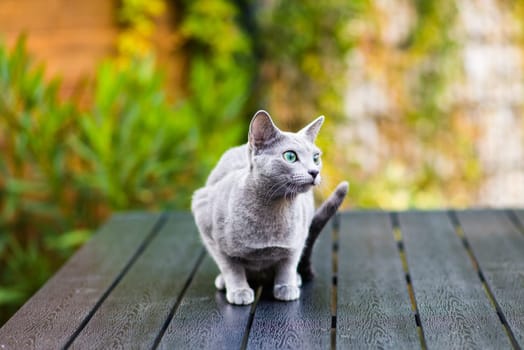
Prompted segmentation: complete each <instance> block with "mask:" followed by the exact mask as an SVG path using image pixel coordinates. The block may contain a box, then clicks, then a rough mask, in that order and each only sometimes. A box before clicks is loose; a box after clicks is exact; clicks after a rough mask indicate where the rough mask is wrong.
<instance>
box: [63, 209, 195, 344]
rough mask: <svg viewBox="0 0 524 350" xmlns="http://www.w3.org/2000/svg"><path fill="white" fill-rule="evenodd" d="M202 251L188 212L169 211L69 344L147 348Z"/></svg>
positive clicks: (179, 294) (178, 295)
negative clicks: (97, 308) (160, 227)
mask: <svg viewBox="0 0 524 350" xmlns="http://www.w3.org/2000/svg"><path fill="white" fill-rule="evenodd" d="M201 251H202V245H201V243H200V239H199V237H198V231H197V229H196V227H195V224H194V222H193V218H192V216H191V214H190V213H172V214H170V216H169V218H168V221H167V222H166V224H165V225H164V227H163V228H162V230H161V231H160V232H159V233H158V235H157V236H156V238H155V240H154V241H152V242H151V244H150V245H149V246H148V248H147V249H146V250H145V251H144V253H143V254H142V255H141V257H140V258H139V259H138V260H137V262H136V263H135V264H134V265H133V267H132V268H131V269H130V270H129V272H128V273H127V274H126V276H125V277H124V278H123V279H122V281H121V282H120V283H119V284H118V286H117V287H116V288H115V289H114V291H113V292H112V293H111V295H110V296H109V297H108V298H107V300H106V301H105V302H104V303H103V304H102V306H101V307H100V309H99V310H98V312H97V313H96V314H95V315H94V316H93V318H92V319H91V321H90V322H89V323H88V324H87V326H86V327H85V329H84V330H83V331H82V332H81V333H80V335H79V336H78V338H77V339H76V340H75V342H74V343H73V344H72V348H75V349H85V348H98V349H105V348H110V347H117V348H125V349H126V348H138V349H146V348H151V347H152V345H153V343H154V341H155V338H156V335H157V334H158V332H159V330H160V329H161V327H162V325H163V324H164V322H166V319H167V317H168V315H169V312H170V310H171V308H172V307H173V305H174V304H175V303H176V301H177V300H178V298H180V297H181V292H182V289H183V287H184V285H185V284H186V281H187V280H188V278H189V277H190V273H191V271H192V270H193V268H194V267H195V264H196V262H197V260H198V258H199V255H200V252H201Z"/></svg>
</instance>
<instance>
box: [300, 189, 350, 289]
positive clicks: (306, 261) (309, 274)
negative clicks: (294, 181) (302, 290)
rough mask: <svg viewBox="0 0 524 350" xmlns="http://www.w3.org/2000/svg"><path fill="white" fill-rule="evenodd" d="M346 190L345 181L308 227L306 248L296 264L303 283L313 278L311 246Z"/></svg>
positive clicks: (334, 211)
mask: <svg viewBox="0 0 524 350" xmlns="http://www.w3.org/2000/svg"><path fill="white" fill-rule="evenodd" d="M348 189H349V184H348V183H347V182H346V181H343V182H341V183H340V184H339V185H338V186H337V188H336V189H335V191H333V193H332V194H331V195H330V196H329V198H328V199H327V200H326V201H325V202H324V203H322V205H321V206H320V207H319V208H318V209H317V211H316V213H315V216H313V220H312V221H311V225H310V226H309V234H308V237H307V240H306V246H305V247H304V251H303V252H302V257H301V258H300V262H299V264H298V273H300V275H301V277H302V280H303V281H308V280H311V279H312V278H313V270H312V268H311V253H312V252H313V245H314V244H315V241H316V240H317V237H318V235H319V234H320V232H321V231H322V229H323V228H324V226H325V225H326V223H327V222H328V221H329V219H331V217H332V216H333V215H335V213H336V212H337V209H338V207H340V204H342V201H344V198H345V197H346V194H347V192H348Z"/></svg>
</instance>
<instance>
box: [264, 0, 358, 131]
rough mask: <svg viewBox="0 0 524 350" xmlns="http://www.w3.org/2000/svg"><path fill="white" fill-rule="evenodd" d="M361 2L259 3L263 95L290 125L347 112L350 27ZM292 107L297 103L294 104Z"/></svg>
mask: <svg viewBox="0 0 524 350" xmlns="http://www.w3.org/2000/svg"><path fill="white" fill-rule="evenodd" d="M361 2H362V1H351V2H348V1H343V0H330V1H321V2H319V1H314V0H307V1H277V2H268V3H267V4H263V5H259V8H258V12H257V15H258V16H257V21H256V22H257V24H258V30H257V35H256V42H257V45H258V52H260V56H261V57H260V65H261V76H260V77H259V79H260V81H261V91H260V92H259V98H260V100H261V101H263V102H264V104H265V105H266V106H267V108H268V109H269V110H271V111H272V112H274V114H275V115H276V116H277V117H278V118H280V119H281V120H282V121H283V122H284V123H285V124H286V125H287V126H288V127H289V128H291V129H296V128H298V127H300V126H303V125H304V123H305V122H306V121H309V120H311V118H313V117H314V116H317V115H318V114H320V113H322V114H326V115H328V116H329V117H330V118H340V117H341V116H342V93H343V91H344V87H345V84H346V80H345V79H344V74H341V72H344V71H345V70H346V65H345V57H346V54H347V53H348V52H349V49H350V48H351V46H352V38H351V35H350V33H349V31H348V25H349V23H350V20H351V18H352V17H353V16H354V14H355V13H356V11H357V9H358V8H359V7H360V6H361ZM290 106H292V107H290Z"/></svg>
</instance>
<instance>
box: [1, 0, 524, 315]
mask: <svg viewBox="0 0 524 350" xmlns="http://www.w3.org/2000/svg"><path fill="white" fill-rule="evenodd" d="M523 19H524V3H523V2H522V1H518V0H442V1H437V0H432V1H426V0H352V1H344V0H327V1H313V0H304V1H277V0H264V1H254V0H251V1H250V0H112V1H107V0H45V1H44V0H2V1H1V2H0V38H1V39H0V325H1V324H2V323H3V321H5V320H6V319H7V318H8V317H9V316H10V315H11V314H12V313H13V312H14V311H15V310H16V309H17V308H18V307H19V306H20V305H21V304H22V303H23V302H24V301H25V300H26V298H28V297H29V296H30V295H31V294H33V293H34V292H35V291H36V289H38V288H39V287H40V286H41V285H42V284H43V283H44V282H45V281H46V280H47V279H48V278H49V276H50V275H51V274H52V273H53V272H54V271H55V270H56V269H57V268H58V267H59V266H60V265H61V264H62V263H63V262H64V261H65V259H67V257H68V256H70V255H71V254H72V252H74V250H75V249H77V248H78V247H79V246H80V245H81V244H82V243H84V242H85V241H86V240H87V239H88V238H89V237H90V236H91V234H92V233H93V232H94V230H96V228H97V227H98V226H99V225H100V224H101V223H102V222H103V221H104V220H105V219H107V218H108V216H109V215H111V213H113V212H115V211H120V210H166V209H167V210H171V209H183V210H187V208H188V206H189V201H190V196H191V193H192V192H193V190H194V189H196V188H197V187H199V186H200V185H202V184H203V182H204V181H205V178H206V176H207V174H208V173H209V171H210V169H211V168H212V167H213V165H214V163H215V162H216V161H217V159H218V158H219V156H220V155H221V153H222V152H223V151H224V150H225V149H227V148H228V147H231V146H233V145H237V144H240V143H243V142H245V141H246V132H247V126H248V123H249V120H250V118H251V116H252V115H253V113H254V112H255V111H256V110H257V109H260V108H264V109H267V110H268V111H269V112H270V113H271V114H272V115H273V117H274V118H275V119H276V121H277V124H278V125H279V126H281V127H282V128H283V129H287V130H297V129H298V128H300V127H301V126H303V125H305V123H307V122H308V121H310V120H312V119H313V118H314V117H316V116H318V115H320V114H324V115H326V117H327V122H326V124H325V126H324V127H323V130H322V132H321V135H320V137H319V141H318V143H319V144H320V146H321V147H322V148H323V150H324V156H323V159H324V170H323V178H324V182H323V184H322V186H321V187H320V189H319V190H318V191H317V196H318V199H321V198H323V197H325V196H326V195H327V194H328V193H329V192H330V190H332V189H333V188H334V186H335V184H336V183H338V182H339V181H341V180H343V179H345V180H348V181H350V183H351V189H350V194H349V196H348V198H347V200H346V203H345V208H346V209H348V208H390V209H404V208H413V207H416V208H435V207H465V206H523V205H524V119H523V117H522V115H523V105H524V71H523V68H524V59H523V57H524V56H523V55H524V20H523ZM115 249H118V247H115Z"/></svg>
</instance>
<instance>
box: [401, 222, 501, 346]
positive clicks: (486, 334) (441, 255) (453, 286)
mask: <svg viewBox="0 0 524 350" xmlns="http://www.w3.org/2000/svg"><path fill="white" fill-rule="evenodd" d="M399 223H400V229H401V232H402V237H403V240H404V246H405V251H406V257H407V262H408V268H409V272H410V274H411V281H412V284H413V290H414V294H415V299H416V302H417V307H418V310H419V314H420V319H421V323H422V329H423V332H424V338H425V341H426V344H427V346H428V348H434V349H451V348H457V349H463V348H474V349H485V348H498V349H507V348H509V347H511V344H510V342H509V339H508V337H507V335H506V333H505V331H504V328H503V326H502V325H501V323H500V321H499V319H498V317H497V313H496V310H495V309H494V308H493V307H492V305H491V304H490V301H489V299H488V297H487V295H486V293H485V292H484V291H483V289H482V284H481V281H480V279H479V277H478V275H477V272H476V271H475V269H474V267H473V264H472V262H471V260H470V258H469V257H468V254H467V251H466V250H465V248H464V247H463V245H462V242H461V241H460V239H459V237H458V235H457V234H456V232H455V229H454V227H453V225H452V223H451V221H450V219H449V217H448V215H447V213H445V212H408V213H401V214H400V215H399Z"/></svg>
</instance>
